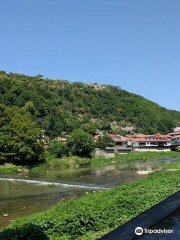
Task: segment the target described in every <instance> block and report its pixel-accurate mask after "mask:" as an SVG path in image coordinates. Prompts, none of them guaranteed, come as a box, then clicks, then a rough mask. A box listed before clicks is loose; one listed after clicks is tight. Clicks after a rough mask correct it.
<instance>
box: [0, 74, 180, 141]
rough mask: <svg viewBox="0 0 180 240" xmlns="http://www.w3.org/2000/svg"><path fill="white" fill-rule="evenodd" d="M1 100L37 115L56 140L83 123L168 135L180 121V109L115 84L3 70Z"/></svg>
mask: <svg viewBox="0 0 180 240" xmlns="http://www.w3.org/2000/svg"><path fill="white" fill-rule="evenodd" d="M0 103H2V104H5V105H6V106H18V107H19V108H24V109H26V111H27V112H30V113H31V116H32V118H33V119H34V120H35V121H36V122H37V124H38V126H40V127H41V128H42V129H44V130H45V131H46V135H48V136H50V137H51V138H53V137H56V136H59V135H60V134H61V132H63V131H65V132H67V133H70V132H71V131H72V130H73V129H74V128H79V127H82V128H83V129H85V130H88V131H89V132H91V133H94V132H95V129H99V130H107V131H108V132H118V133H128V132H130V131H131V130H132V129H133V131H135V132H143V133H149V134H152V133H158V132H160V133H167V132H169V131H171V130H172V128H173V127H174V126H175V125H177V124H180V112H177V111H172V110H167V109H165V108H163V107H160V106H159V105H157V104H155V103H153V102H151V101H149V100H147V99H145V98H143V97H141V96H138V95H136V94H132V93H129V92H127V91H125V90H122V89H121V88H119V87H115V86H110V85H103V86H102V85H101V86H98V85H88V84H83V83H79V82H75V83H71V82H68V81H63V80H49V79H43V78H42V76H40V75H38V76H36V77H30V76H25V75H19V74H13V73H10V74H6V73H5V72H4V71H0Z"/></svg>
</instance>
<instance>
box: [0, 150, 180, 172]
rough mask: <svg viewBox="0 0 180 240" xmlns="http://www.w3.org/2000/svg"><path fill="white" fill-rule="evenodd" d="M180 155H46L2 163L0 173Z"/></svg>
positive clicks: (166, 153) (159, 153) (134, 153)
mask: <svg viewBox="0 0 180 240" xmlns="http://www.w3.org/2000/svg"><path fill="white" fill-rule="evenodd" d="M176 157H180V152H131V153H128V154H116V155H115V156H114V157H113V158H105V157H92V158H85V157H84V158H80V157H77V156H71V157H63V158H54V157H53V156H50V155H49V156H48V157H47V158H46V161H45V162H43V163H38V162H37V163H33V164H29V165H27V164H14V163H4V164H2V163H1V164H0V173H5V174H10V173H17V172H25V173H26V172H28V171H32V172H34V171H39V170H42V169H47V170H49V169H50V170H51V169H65V168H78V167H82V166H85V165H92V166H93V165H94V166H97V165H98V166H101V165H106V164H111V163H120V162H131V161H136V160H142V161H146V160H149V159H160V158H176Z"/></svg>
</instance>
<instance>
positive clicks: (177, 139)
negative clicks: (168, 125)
mask: <svg viewBox="0 0 180 240" xmlns="http://www.w3.org/2000/svg"><path fill="white" fill-rule="evenodd" d="M171 139H172V142H173V144H174V145H180V135H176V136H174V137H172V138H171Z"/></svg>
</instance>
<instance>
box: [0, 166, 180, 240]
mask: <svg viewBox="0 0 180 240" xmlns="http://www.w3.org/2000/svg"><path fill="white" fill-rule="evenodd" d="M179 176H180V170H179V169H178V171H175V172H161V173H153V174H150V175H148V176H147V177H146V178H143V179H142V180H139V181H136V182H133V183H129V184H123V185H121V186H119V187H115V188H113V189H111V190H107V191H105V192H97V193H91V194H88V195H87V196H84V197H82V198H80V199H76V200H69V201H67V202H61V203H59V204H58V205H56V206H54V207H52V208H51V209H49V210H47V211H45V212H42V213H38V214H35V215H31V216H29V217H25V218H20V219H16V220H15V221H14V222H12V223H11V225H10V226H9V227H8V228H7V229H4V230H3V231H1V232H0V239H2V240H9V239H12V240H16V239H33V240H37V239H42V240H43V239H51V240H57V239H63V240H65V239H67V240H70V239H79V240H80V239H81V240H85V239H91V240H93V239H98V238H99V237H100V236H102V235H104V234H105V233H107V232H109V231H110V230H112V229H114V228H115V227H117V226H119V225H122V224H123V223H125V222H127V221H128V220H130V219H132V218H133V217H135V216H137V215H138V214H140V213H142V212H143V211H145V210H147V209H149V208H150V207H152V206H153V205H155V204H157V203H158V202H160V201H162V200H163V199H165V198H167V197H168V196H170V195H172V194H173V193H175V192H176V191H178V190H180V182H179Z"/></svg>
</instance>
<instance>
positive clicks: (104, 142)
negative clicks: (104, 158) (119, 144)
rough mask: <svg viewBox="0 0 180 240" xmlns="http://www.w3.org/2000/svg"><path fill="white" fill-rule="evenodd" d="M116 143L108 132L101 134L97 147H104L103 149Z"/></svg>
mask: <svg viewBox="0 0 180 240" xmlns="http://www.w3.org/2000/svg"><path fill="white" fill-rule="evenodd" d="M114 145H115V142H114V141H113V140H112V138H111V137H109V136H108V135H107V134H105V135H103V136H99V138H98V140H97V142H96V147H97V148H102V149H104V148H106V147H113V146H114Z"/></svg>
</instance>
